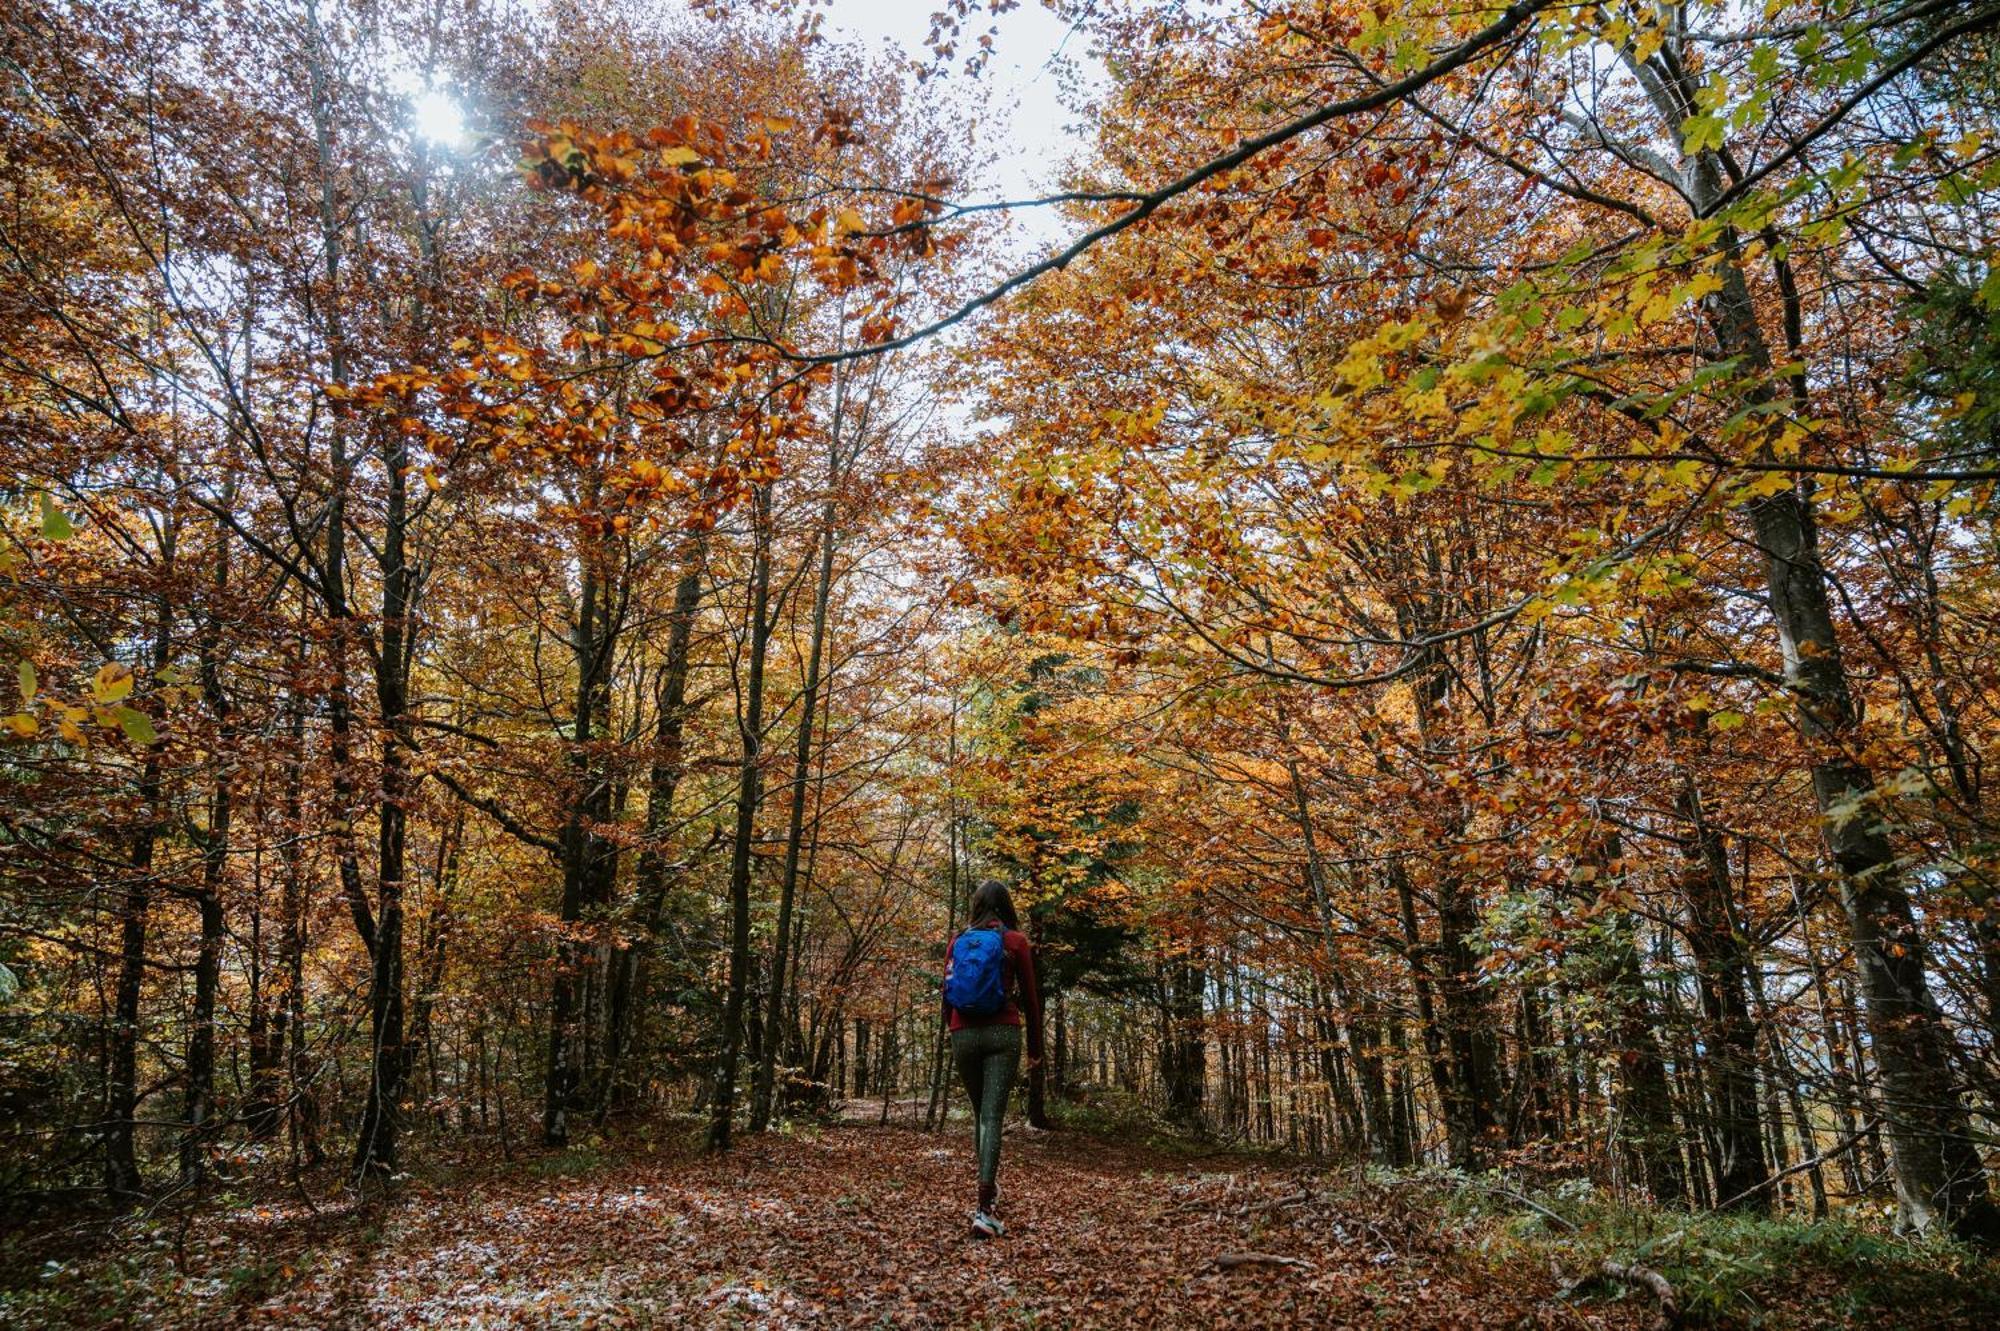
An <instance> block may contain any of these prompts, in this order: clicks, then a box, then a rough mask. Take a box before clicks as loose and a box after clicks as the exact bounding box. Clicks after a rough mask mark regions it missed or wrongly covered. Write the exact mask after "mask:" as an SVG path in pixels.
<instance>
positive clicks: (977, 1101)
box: [951, 1025, 1021, 1188]
mask: <svg viewBox="0 0 2000 1331" xmlns="http://www.w3.org/2000/svg"><path fill="white" fill-rule="evenodd" d="M951 1058H952V1062H954V1063H956V1064H957V1065H958V1079H959V1080H960V1081H961V1082H963V1083H964V1084H965V1093H966V1094H967V1095H969V1096H971V1097H972V1148H973V1150H975V1151H977V1152H978V1153H979V1184H980V1186H981V1187H982V1188H986V1187H991V1186H992V1185H993V1181H994V1179H996V1178H997V1177H999V1174H1000V1125H1001V1124H1002V1123H1003V1122H1005V1121H1006V1118H1007V1097H1008V1096H1009V1095H1011V1094H1012V1093H1013V1090H1014V1074H1015V1072H1016V1071H1017V1070H1018V1069H1019V1067H1020V1065H1021V1028H1020V1027H1019V1026H1003V1025H993V1026H967V1027H965V1028H964V1029H963V1030H957V1031H953V1032H952V1033H951Z"/></svg>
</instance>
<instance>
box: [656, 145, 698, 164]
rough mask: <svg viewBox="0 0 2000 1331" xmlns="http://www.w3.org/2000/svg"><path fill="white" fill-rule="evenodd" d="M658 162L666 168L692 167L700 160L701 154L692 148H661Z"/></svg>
mask: <svg viewBox="0 0 2000 1331" xmlns="http://www.w3.org/2000/svg"><path fill="white" fill-rule="evenodd" d="M660 160H661V161H662V162H665V163H666V164H667V165H668V166H693V165H694V164H695V163H696V162H699V161H700V160H701V154H700V153H698V152H696V151H695V150H694V149H692V148H662V149H661V150H660Z"/></svg>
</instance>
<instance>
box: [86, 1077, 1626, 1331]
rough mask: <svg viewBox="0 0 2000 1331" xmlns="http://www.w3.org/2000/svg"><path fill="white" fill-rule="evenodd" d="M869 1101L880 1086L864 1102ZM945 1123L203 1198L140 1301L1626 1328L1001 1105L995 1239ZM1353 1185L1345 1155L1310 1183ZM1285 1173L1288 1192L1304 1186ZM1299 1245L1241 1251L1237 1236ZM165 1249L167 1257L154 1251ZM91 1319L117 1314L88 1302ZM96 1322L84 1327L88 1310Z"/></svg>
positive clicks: (1382, 1209)
mask: <svg viewBox="0 0 2000 1331" xmlns="http://www.w3.org/2000/svg"><path fill="white" fill-rule="evenodd" d="M877 1107H878V1109H879V1102H878V1104H877ZM970 1155H971V1153H970V1148H969V1143H968V1141H967V1140H966V1139H965V1133H964V1132H962V1131H960V1130H958V1129H957V1125H954V1130H953V1131H952V1132H951V1133H949V1134H930V1133H925V1132H922V1131H920V1130H913V1129H909V1128H904V1127H873V1126H868V1127H863V1126H845V1125H843V1126H838V1127H830V1128H804V1129H801V1130H799V1131H798V1132H796V1133H794V1134H771V1135H768V1136H765V1137H762V1138H747V1139H745V1140H744V1141H743V1142H742V1144H741V1145H740V1146H739V1147H738V1149H737V1150H735V1151H734V1152H732V1153H731V1154H729V1155H726V1156H722V1157H711V1156H688V1155H675V1156H668V1155H666V1154H664V1153H663V1154H659V1155H655V1156H652V1157H646V1156H638V1157H636V1158H635V1157H631V1156H620V1157H618V1158H616V1159H610V1158H606V1159H604V1160H601V1161H593V1160H592V1159H590V1158H589V1157H588V1156H584V1155H579V1154H570V1155H560V1156H546V1157H542V1158H541V1159H539V1160H537V1161H516V1162H515V1163H514V1164H513V1165H512V1166H511V1167H509V1168H508V1169H506V1170H505V1171H504V1172H503V1170H502V1169H501V1168H499V1162H498V1161H495V1162H494V1168H492V1169H490V1170H482V1171H480V1172H478V1173H476V1174H475V1175H473V1176H470V1177H467V1176H463V1175H461V1176H459V1177H457V1178H454V1179H451V1180H449V1181H448V1182H443V1183H439V1184H435V1185H433V1184H431V1183H428V1182H424V1181H420V1180H412V1181H411V1182H410V1183H408V1184H407V1185H406V1186H405V1188H404V1191H403V1193H402V1195H401V1196H400V1197H399V1198H398V1199H397V1200H396V1201H394V1202H392V1203H389V1204H386V1205H382V1204H378V1205H375V1206H364V1207H353V1206H348V1207H333V1206H326V1205H324V1204H322V1206H321V1208H320V1210H319V1212H318V1213H317V1214H316V1215H315V1214H313V1213H310V1212H308V1211H307V1210H306V1209H305V1207H304V1206H303V1205H302V1204H299V1203H296V1202H295V1203H293V1204H292V1205H291V1206H289V1207H287V1206H284V1205H280V1204H276V1203H273V1204H271V1205H268V1206H255V1207H247V1208H241V1209H238V1210H235V1211H232V1212H223V1213H219V1214H217V1215H216V1216H215V1218H214V1219H208V1220H202V1221H198V1222H197V1225H196V1228H195V1231H194V1233H193V1234H192V1235H190V1237H189V1240H188V1245H187V1246H188V1251H189V1269H188V1271H187V1272H186V1274H185V1277H184V1278H182V1279H181V1280H179V1281H178V1282H174V1281H166V1280H159V1279H141V1280H133V1281H128V1284H127V1288H128V1289H134V1290H135V1291H136V1289H137V1288H139V1287H142V1286H143V1287H150V1289H151V1291H152V1292H151V1293H150V1294H149V1295H147V1296H145V1297H146V1298H147V1299H148V1304H147V1306H144V1307H134V1308H131V1309H128V1310H124V1312H125V1313H126V1315H128V1316H129V1317H130V1320H131V1321H132V1322H133V1323H136V1324H145V1325H156V1326H157V1325H175V1326H189V1325H193V1326H223V1325H231V1326H285V1327H309V1326H310V1327H549V1326H557V1327H627V1326H663V1327H679V1326H717V1327H724V1326H745V1327H794V1326H797V1327H808V1326H813V1327H816V1326H835V1327H849V1326H916V1327H930V1326H937V1327H946V1326H949V1327H1026V1326H1041V1327H1100V1326H1101V1327H1113V1326H1124V1327H1151V1326H1168V1327H1173V1326H1182V1327H1196V1326H1219V1325H1228V1326H1257V1327H1263V1326H1314V1327H1327V1328H1332V1327H1346V1326H1355V1327H1362V1326H1397V1327H1475V1326H1479V1327H1485V1326H1505V1327H1512V1326H1548V1327H1628V1326H1630V1327H1637V1326H1644V1325H1646V1324H1647V1323H1648V1321H1649V1320H1650V1318H1651V1310H1650V1309H1649V1308H1648V1307H1646V1306H1645V1305H1644V1302H1643V1299H1642V1298H1638V1297H1635V1298H1628V1299H1627V1300H1625V1301H1623V1302H1620V1303H1572V1302H1568V1301H1566V1300H1564V1299H1563V1297H1562V1296H1561V1293H1560V1291H1559V1289H1558V1282H1557V1280H1556V1278H1555V1277H1554V1276H1553V1275H1552V1274H1551V1273H1549V1272H1548V1271H1546V1270H1525V1269H1520V1266H1519V1264H1518V1263H1517V1264H1516V1265H1515V1267H1514V1268H1511V1269H1505V1268H1503V1269H1496V1266H1497V1262H1498V1259H1496V1258H1487V1257H1483V1256H1482V1255H1481V1253H1480V1251H1479V1249H1478V1246H1477V1245H1474V1244H1469V1243H1464V1242H1462V1241H1459V1240H1457V1239H1455V1237H1454V1235H1453V1234H1452V1233H1451V1231H1450V1230H1449V1229H1448V1228H1440V1227H1439V1226H1437V1225H1436V1224H1435V1223H1434V1222H1433V1221H1432V1220H1431V1219H1430V1218H1429V1217H1427V1216H1423V1215H1419V1214H1413V1213H1412V1212H1411V1210H1410V1209H1409V1208H1407V1207H1403V1206H1400V1205H1398V1204H1397V1199H1396V1198H1395V1197H1394V1196H1393V1195H1390V1194H1387V1193H1377V1194H1375V1198H1374V1200H1375V1201H1376V1202H1377V1203H1380V1204H1379V1205H1364V1204H1362V1199H1363V1195H1362V1194H1355V1193H1352V1192H1347V1191H1343V1192H1342V1193H1340V1194H1338V1195H1337V1196H1326V1195H1318V1196H1314V1195H1312V1194H1313V1192H1314V1188H1313V1183H1314V1180H1313V1179H1312V1177H1311V1176H1310V1175H1308V1174H1306V1173H1304V1172H1302V1171H1301V1170H1299V1169H1298V1168H1296V1167H1294V1168H1289V1169H1288V1168H1284V1167H1282V1166H1281V1165H1279V1164H1277V1163H1275V1162H1273V1163H1268V1164H1267V1163H1260V1162H1258V1161H1255V1160H1252V1159H1248V1158H1245V1157H1242V1156H1233V1155H1220V1154H1217V1155H1210V1156H1199V1155H1187V1154H1183V1153H1167V1152H1163V1151H1159V1150H1155V1149H1150V1148H1144V1147H1138V1146H1129V1145H1124V1144H1119V1143H1113V1142H1108V1141H1105V1140H1103V1139H1101V1138H1097V1137H1090V1136H1083V1135H1080V1134H1073V1133H1038V1132H1032V1131H1028V1130H1025V1129H1023V1128H1021V1127H1019V1126H1018V1125H1017V1126H1015V1127H1010V1129H1009V1134H1008V1142H1007V1158H1006V1161H1005V1164H1004V1166H1003V1170H1002V1190H1003V1196H1002V1214H1003V1216H1004V1217H1005V1219H1006V1222H1007V1224H1008V1234H1007V1235H1006V1237H1004V1238H1002V1239H1000V1240H998V1241H996V1242H991V1243H974V1242H972V1241H970V1240H969V1239H968V1238H967V1237H966V1234H965V1231H966V1222H967V1216H968V1202H969V1198H968V1193H969V1191H970V1188H969V1180H970V1179H971V1177H972V1167H971V1161H970ZM1322 1181H1323V1182H1326V1183H1328V1184H1334V1183H1349V1182H1351V1175H1348V1174H1344V1173H1343V1174H1340V1175H1336V1176H1330V1177H1328V1178H1326V1179H1324V1180H1322ZM1302 1194H1306V1195H1305V1196H1304V1197H1302ZM1248 1253H1254V1254H1258V1255H1260V1256H1262V1257H1266V1258H1273V1259H1276V1258H1289V1259H1294V1260H1296V1261H1297V1262H1298V1263H1301V1264H1300V1265H1288V1264H1281V1263H1279V1262H1276V1261H1251V1262H1246V1261H1243V1260H1242V1258H1241V1255H1242V1254H1248ZM162 1260H164V1254H163V1255H162ZM78 1311H79V1313H80V1314H83V1313H85V1312H86V1311H87V1312H88V1313H89V1315H92V1316H95V1317H97V1318H99V1319H101V1318H102V1317H103V1315H104V1313H105V1312H106V1311H107V1310H106V1309H104V1308H103V1307H102V1306H101V1305H100V1306H97V1307H95V1308H94V1309H89V1310H85V1309H82V1308H79V1310H78ZM95 1324H98V1325H102V1324H104V1323H103V1321H101V1320H99V1321H97V1322H96V1323H95Z"/></svg>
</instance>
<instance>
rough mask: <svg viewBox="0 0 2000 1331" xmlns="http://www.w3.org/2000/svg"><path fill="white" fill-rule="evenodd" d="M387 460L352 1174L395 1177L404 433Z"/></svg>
mask: <svg viewBox="0 0 2000 1331" xmlns="http://www.w3.org/2000/svg"><path fill="white" fill-rule="evenodd" d="M388 440H389V444H388V451H387V453H386V455H385V456H384V458H383V464H384V470H385V472H386V474H387V481H388V502H387V505H386V509H385V512H384V515H383V530H382V554H381V565H382V628H381V649H380V654H379V658H378V662H377V666H376V672H375V696H376V702H377V704H378V706H379V707H380V709H381V716H382V727H383V738H382V744H381V749H380V755H381V768H382V778H381V780H382V788H381V797H380V800H379V803H378V806H377V823H378V835H377V838H376V919H375V956H374V965H373V967H372V968H371V972H370V976H369V994H368V1020H369V1035H370V1055H371V1057H370V1069H369V1078H368V1096H367V1100H366V1103H365V1104H364V1106H363V1108H362V1111H361V1127H360V1130H359V1132H357V1133H356V1135H355V1145H354V1172H355V1173H356V1174H357V1175H371V1174H372V1175H383V1176H387V1175H390V1174H393V1173H395V1170H396V1135H397V1132H398V1130H399V1128H400V1126H401V1112H402V1097H403V1079H404V1074H405V1072H406V1070H407V1069H408V1067H409V1066H410V1061H409V1058H408V1056H407V1054H406V1053H405V1051H404V1048H403V1044H404V1031H403V1015H404V1014H403V873H404V849H405V845H404V840H405V829H406V827H407V825H408V819H409V807H408V801H409V798H410V795H411V783H410V780H409V773H408V768H407V765H406V752H407V748H408V746H409V718H408V709H409V678H410V656H411V652H412V650H413V647H414V642H413V639H414V637H415V633H414V629H413V626H412V625H411V622H410V613H411V608H412V607H411V596H412V592H413V584H412V570H411V568H410V565H409V562H408V560H407V558H406V555H405V545H406V541H407V538H408V530H407V525H408V515H409V490H408V479H409V478H408V472H409V451H408V448H407V446H406V445H405V444H404V443H403V436H402V435H401V434H400V433H390V434H389V435H388Z"/></svg>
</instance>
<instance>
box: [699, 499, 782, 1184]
mask: <svg viewBox="0 0 2000 1331" xmlns="http://www.w3.org/2000/svg"><path fill="white" fill-rule="evenodd" d="M770 522H771V488H770V486H769V485H763V486H760V487H759V488H758V490H757V495H756V501H755V504H754V506H753V516H752V525H753V530H752V533H751V544H752V554H751V569H750V622H749V626H748V631H749V641H748V643H747V647H748V653H749V660H748V662H747V663H746V668H745V679H744V689H743V707H742V712H741V714H740V716H739V717H738V720H737V730H738V734H739V736H740V738H741V741H742V754H743V758H742V763H741V765H740V768H739V771H738V776H737V784H736V838H735V843H734V845H733V846H732V848H731V850H730V859H729V992H728V995H727V997H726V998H725V999H724V1002H723V1009H722V1050H721V1053H720V1056H719V1057H718V1058H717V1059H716V1066H715V1096H714V1099H713V1100H712V1101H711V1103H710V1105H709V1124H708V1144H709V1148H710V1149H711V1150H717V1151H723V1150H727V1149H729V1142H730V1134H731V1132H732V1130H733V1129H734V1126H735V1123H734V1119H735V1115H736V1063H737V1060H738V1059H739V1058H741V1057H742V1054H743V1009H744V1003H745V1000H746V998H747V993H746V991H747V989H748V986H749V983H750V869H751V851H752V850H753V849H754V842H755V840H756V835H757V805H758V801H759V798H760V796H761V794H762V789H763V786H762V783H763V767H762V757H763V753H762V751H763V743H764V656H765V651H766V649H767V647H768V646H769V644H770V639H771V622H770V617H769V609H770V600H771V534H770Z"/></svg>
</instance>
